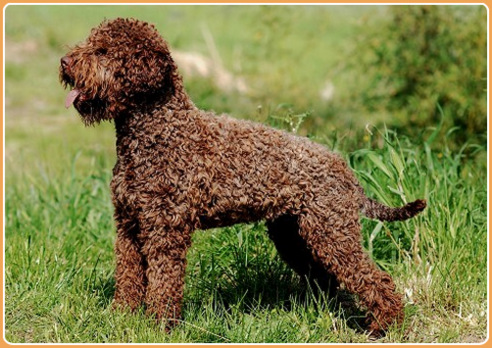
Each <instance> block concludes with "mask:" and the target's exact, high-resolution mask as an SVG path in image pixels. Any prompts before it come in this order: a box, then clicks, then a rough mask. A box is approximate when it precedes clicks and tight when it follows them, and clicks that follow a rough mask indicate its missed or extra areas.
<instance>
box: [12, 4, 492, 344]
mask: <svg viewBox="0 0 492 348" xmlns="http://www.w3.org/2000/svg"><path fill="white" fill-rule="evenodd" d="M367 14H371V15H381V10H380V9H379V8H358V7H350V8H349V7H339V8H315V9H313V8H307V9H305V10H302V11H299V10H298V9H297V10H296V11H293V10H292V9H291V8H284V7H281V8H275V9H273V10H272V9H269V8H263V9H262V8H259V7H257V6H251V7H218V10H217V8H215V9H214V8H209V7H203V8H202V7H194V6H188V7H175V6H173V7H157V10H156V8H155V7H130V6H117V7H114V6H105V7H91V6H84V7H74V6H11V7H9V8H7V11H6V42H7V49H6V55H7V60H6V148H5V168H6V177H5V180H6V181H5V198H6V206H5V221H6V225H5V337H6V339H7V340H8V341H9V342H27V343H33V342H144V343H147V342H149V343H150V342H223V343H228V342H309V343H318V342H326V343H330V342H367V341H368V338H367V337H366V335H364V334H363V333H362V332H360V330H358V322H359V321H360V316H361V315H362V314H363V313H362V312H361V311H359V310H358V309H357V308H356V306H354V301H353V300H354V299H353V298H352V297H351V296H349V295H348V294H345V293H342V294H341V295H340V296H339V298H338V300H334V299H330V298H326V297H325V296H315V295H314V294H313V292H312V291H311V290H310V289H305V288H304V287H303V286H302V283H301V282H300V279H299V278H298V277H297V276H296V275H295V274H294V273H293V272H292V271H291V270H290V269H289V268H288V267H286V266H285V265H284V264H283V263H282V261H281V260H280V259H279V257H278V256H277V254H276V251H275V248H274V247H273V245H272V243H271V242H270V241H269V239H268V237H267V236H266V234H265V233H264V232H265V231H264V229H265V227H264V225H263V223H262V222H259V223H256V224H251V225H238V226H233V227H230V228H224V229H214V230H210V231H198V232H197V233H195V234H194V236H193V242H194V243H193V247H192V248H191V250H190V252H189V257H188V268H187V276H186V277H187V278H186V289H185V298H184V304H183V306H184V308H183V315H184V317H183V318H182V321H181V322H180V325H178V326H177V327H176V329H175V330H173V331H172V332H171V333H170V334H168V333H166V332H165V331H164V329H163V327H162V326H161V325H159V324H157V323H155V322H154V321H153V320H151V319H149V318H147V317H145V315H144V314H143V313H142V312H140V313H135V314H130V313H125V312H119V311H113V310H112V309H111V301H112V296H113V292H114V280H113V272H114V262H115V261H114V256H113V241H114V230H115V228H114V224H113V219H112V205H111V198H110V192H109V187H108V186H109V181H110V179H111V170H112V166H113V164H114V161H115V154H114V142H115V139H114V130H113V127H112V125H111V124H104V125H101V126H98V127H95V128H92V127H90V128H85V127H84V126H83V125H82V123H81V122H80V121H79V120H78V118H77V117H76V116H75V112H74V111H73V110H72V109H71V110H69V111H66V110H65V109H64V108H63V100H64V95H65V92H64V91H63V89H62V88H61V87H60V86H59V84H58V81H57V69H58V59H59V57H60V56H61V55H62V54H63V53H64V51H65V48H64V45H65V44H73V43H74V42H77V41H79V40H81V39H82V38H84V37H85V36H86V34H87V32H88V30H89V28H90V27H92V26H94V25H95V24H97V23H98V22H99V21H100V19H101V18H102V17H104V16H106V17H108V18H112V17H115V16H117V15H122V16H127V15H132V16H135V17H139V18H143V19H146V20H150V21H154V22H157V23H158V28H159V29H160V30H161V31H162V32H165V33H166V37H167V38H168V39H169V41H170V42H171V43H172V44H173V47H178V48H180V49H182V50H197V51H200V52H202V53H206V52H207V48H206V45H205V44H204V41H203V39H202V38H201V36H200V35H201V29H200V28H201V25H203V24H205V25H206V26H208V27H209V28H210V31H211V32H212V33H213V35H214V38H215V40H216V44H217V47H218V49H219V50H220V53H221V55H222V58H223V60H224V64H225V65H226V66H227V67H228V68H229V69H231V70H234V69H233V67H234V64H233V61H234V57H235V55H234V53H233V52H234V47H236V49H237V50H240V51H242V52H245V51H248V52H247V53H244V54H243V55H241V57H242V58H241V59H242V62H241V63H242V65H243V67H242V70H241V72H244V74H245V76H247V77H250V80H249V81H252V83H253V84H257V85H258V86H261V81H262V78H264V79H265V80H264V81H265V85H264V86H263V87H261V88H258V89H257V90H256V91H255V94H253V95H251V96H240V95H235V94H224V92H219V91H217V90H215V89H214V88H213V87H212V86H211V84H210V82H206V81H205V82H204V81H200V80H192V81H189V82H187V83H188V88H189V90H190V94H191V95H192V96H193V98H194V100H195V101H196V102H197V104H198V105H200V106H202V107H207V108H214V109H216V110H218V111H230V112H231V113H232V114H233V115H235V116H237V117H246V116H247V117H249V118H253V119H260V120H262V121H264V122H269V123H271V124H273V125H275V126H277V127H286V125H288V124H289V122H284V121H285V120H286V119H289V118H292V119H293V120H294V125H295V122H296V121H297V120H298V119H300V118H302V119H303V120H304V122H303V124H302V126H301V128H300V130H299V132H300V133H301V134H308V135H309V136H310V137H312V138H313V140H314V141H318V142H321V143H324V144H326V146H327V147H328V148H330V149H334V150H335V151H338V152H341V153H342V154H344V157H345V158H346V159H347V161H348V162H349V163H350V165H351V167H352V168H353V169H354V171H355V172H356V175H357V177H358V178H359V179H360V181H361V183H362V184H363V186H364V187H365V189H366V191H367V193H368V194H369V195H370V196H371V197H374V198H376V199H378V200H379V201H381V202H384V203H386V204H389V205H394V206H397V205H402V204H404V203H405V202H408V201H411V200H413V199H416V198H421V197H424V198H426V199H427V200H428V204H429V206H428V208H427V209H426V211H425V212H424V213H423V214H422V215H421V216H419V217H417V218H415V219H412V220H409V221H406V222H398V223H391V224H390V223H379V222H377V221H372V220H368V219H365V218H363V219H362V223H363V237H364V246H365V248H366V250H367V251H368V252H369V253H370V254H371V256H372V258H373V259H374V260H375V261H376V262H377V263H378V265H379V266H380V267H381V268H383V269H385V270H387V271H388V272H390V273H391V274H392V275H393V277H394V279H395V282H396V284H397V287H398V290H399V291H400V292H402V293H405V294H406V296H405V304H406V306H405V312H406V319H405V322H404V325H403V328H392V329H391V330H390V331H389V332H388V335H387V337H385V338H383V339H382V340H381V341H382V342H404V343H409V342H442V343H450V342H482V341H484V340H485V339H486V332H487V314H486V312H487V215H486V210H487V181H486V180H487V152H486V148H485V146H484V145H475V144H465V145H459V146H457V145H456V144H450V143H446V141H440V140H439V139H449V140H450V141H451V139H453V136H452V133H453V132H459V130H447V129H443V128H442V127H440V126H439V125H438V124H436V125H429V127H428V128H427V129H424V130H422V133H421V136H420V137H417V138H415V137H413V138H409V137H407V136H405V134H401V133H396V132H395V131H393V130H391V126H390V125H388V127H386V128H385V127H378V128H374V127H368V128H365V123H362V122H359V121H357V120H352V122H347V120H345V119H343V116H342V115H339V118H340V120H337V119H336V118H335V119H330V120H329V122H328V120H326V119H324V117H323V114H322V112H321V111H320V110H322V109H323V106H321V105H320V102H319V101H317V100H316V98H317V94H316V93H317V89H316V88H317V87H316V86H317V85H316V84H321V83H322V80H323V78H322V71H323V69H331V68H333V67H334V66H336V65H337V55H334V54H332V53H330V52H329V51H323V50H322V48H321V47H319V46H317V47H316V48H313V50H312V51H311V52H310V53H308V54H307V55H306V56H304V53H305V52H306V51H309V49H308V48H309V47H310V45H313V43H314V42H315V41H316V40H322V39H326V40H330V41H329V43H330V47H331V48H334V49H335V52H336V50H341V49H342V48H343V47H344V42H346V41H347V40H349V37H350V35H353V34H354V32H355V30H356V28H357V26H356V23H357V21H358V20H359V19H360V18H361V17H362V16H364V15H367ZM258 16H263V17H262V18H264V19H265V22H264V23H266V24H261V25H259V26H254V27H253V28H252V26H253V25H254V23H255V21H257V18H258ZM22 18H29V23H26V21H25V20H21V19H22ZM87 18H89V19H87ZM289 18H290V19H292V18H294V19H295V20H292V21H291V22H289V21H288V20H287V19H289ZM222 19H224V22H223V23H222V22H221V21H222ZM55 23H56V24H55ZM225 28H227V30H226V29H225ZM248 28H249V29H248ZM280 28H282V30H283V32H282V33H281V34H279V36H278V37H276V36H274V34H275V33H277V32H278V30H280ZM322 29H323V30H322ZM256 32H260V33H261V34H258V35H255V34H254V33H256ZM316 32H320V35H319V36H318V37H317V38H312V33H316ZM268 35H273V36H271V37H268ZM279 38H285V39H288V40H290V41H289V42H290V44H289V45H286V43H285V41H280V40H279ZM306 38H311V39H306ZM255 40H258V41H255ZM262 40H263V41H262ZM310 40H312V41H310ZM255 42H256V44H255ZM260 43H261V44H260ZM267 47H271V48H272V50H273V51H271V52H270V51H269V50H267V49H266V48H267ZM325 50H326V47H325ZM330 50H331V49H330ZM290 53H292V54H293V55H290ZM301 56H302V59H301V58H300V57H301ZM321 62H324V63H325V65H323V64H321ZM294 64H295V68H291V67H292V66H293V65H294ZM268 67H271V69H270V70H268ZM307 76H309V78H308V79H309V81H310V83H309V84H300V82H301V81H304V82H306V77H307ZM284 78H285V80H284ZM293 86H296V88H303V90H301V91H302V93H299V91H298V90H297V89H295V88H294V89H292V90H290V89H289V88H291V87H293ZM340 88H343V85H341V86H340ZM269 89H271V92H272V93H267V92H268V91H269ZM284 92H285V94H283V93H284ZM309 96H312V97H311V99H309V98H308V97H309ZM303 98H306V100H304V99H303ZM258 103H260V104H261V105H262V106H263V108H262V110H261V111H260V112H258V111H257V106H258ZM282 103H288V104H289V105H291V106H289V105H286V104H282ZM307 114H309V115H308V116H306V115H307ZM364 116H365V115H361V116H360V117H361V120H362V119H363V117H364ZM442 116H443V117H451V116H452V115H442ZM305 117H307V119H304V118H305ZM350 123H352V127H351V128H347V127H342V126H341V125H344V126H345V125H347V124H350ZM447 133H448V134H447ZM438 134H440V136H437V135H438ZM456 148H457V149H458V150H455V149H456Z"/></svg>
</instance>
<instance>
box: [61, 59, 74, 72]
mask: <svg viewBox="0 0 492 348" xmlns="http://www.w3.org/2000/svg"><path fill="white" fill-rule="evenodd" d="M71 62H72V58H70V57H67V56H65V57H63V58H62V59H60V64H61V66H62V68H63V69H66V68H68V67H69V66H70V63H71Z"/></svg>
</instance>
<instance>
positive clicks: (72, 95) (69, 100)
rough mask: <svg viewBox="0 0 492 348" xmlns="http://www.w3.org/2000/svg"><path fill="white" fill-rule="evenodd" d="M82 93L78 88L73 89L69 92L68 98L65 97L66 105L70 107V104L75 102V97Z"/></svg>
mask: <svg viewBox="0 0 492 348" xmlns="http://www.w3.org/2000/svg"><path fill="white" fill-rule="evenodd" d="M79 94H80V91H79V90H78V89H72V90H71V91H70V92H68V95H67V99H65V107H66V108H67V109H68V108H69V107H70V105H72V104H73V102H74V100H75V98H77V96H78V95H79Z"/></svg>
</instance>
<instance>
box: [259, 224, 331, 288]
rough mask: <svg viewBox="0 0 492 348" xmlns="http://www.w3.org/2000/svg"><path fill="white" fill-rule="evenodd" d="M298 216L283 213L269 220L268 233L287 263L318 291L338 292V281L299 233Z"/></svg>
mask: <svg viewBox="0 0 492 348" xmlns="http://www.w3.org/2000/svg"><path fill="white" fill-rule="evenodd" d="M297 220H298V218H297V217H296V216H291V215H283V216H280V217H279V218H277V219H275V220H272V221H267V228H268V235H269V236H270V238H271V239H272V241H273V243H274V244H275V246H276V248H277V251H278V253H279V255H280V257H281V258H282V260H284V261H285V262H286V263H287V265H289V266H290V267H291V268H292V269H293V270H294V271H296V272H297V273H298V274H299V275H300V276H301V278H302V279H303V281H304V280H307V281H308V283H309V285H310V287H311V288H312V289H313V291H314V292H315V293H316V292H317V291H318V290H321V291H323V292H328V293H329V296H330V297H333V296H334V295H335V294H336V291H337V288H338V282H337V280H336V279H335V277H334V276H333V275H331V274H330V273H328V272H327V271H326V269H325V268H324V267H323V265H322V264H321V263H320V262H319V260H315V258H314V257H313V253H312V252H311V251H310V250H309V249H308V247H307V245H306V241H305V240H304V239H303V238H302V237H301V236H300V235H299V224H298V221H297Z"/></svg>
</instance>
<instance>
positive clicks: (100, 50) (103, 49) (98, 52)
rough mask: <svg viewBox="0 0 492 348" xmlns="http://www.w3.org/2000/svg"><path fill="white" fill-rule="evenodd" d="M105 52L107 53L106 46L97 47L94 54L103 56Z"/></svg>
mask: <svg viewBox="0 0 492 348" xmlns="http://www.w3.org/2000/svg"><path fill="white" fill-rule="evenodd" d="M106 53H108V50H107V49H106V48H98V49H97V50H96V55H98V56H104V55H105V54H106Z"/></svg>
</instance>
